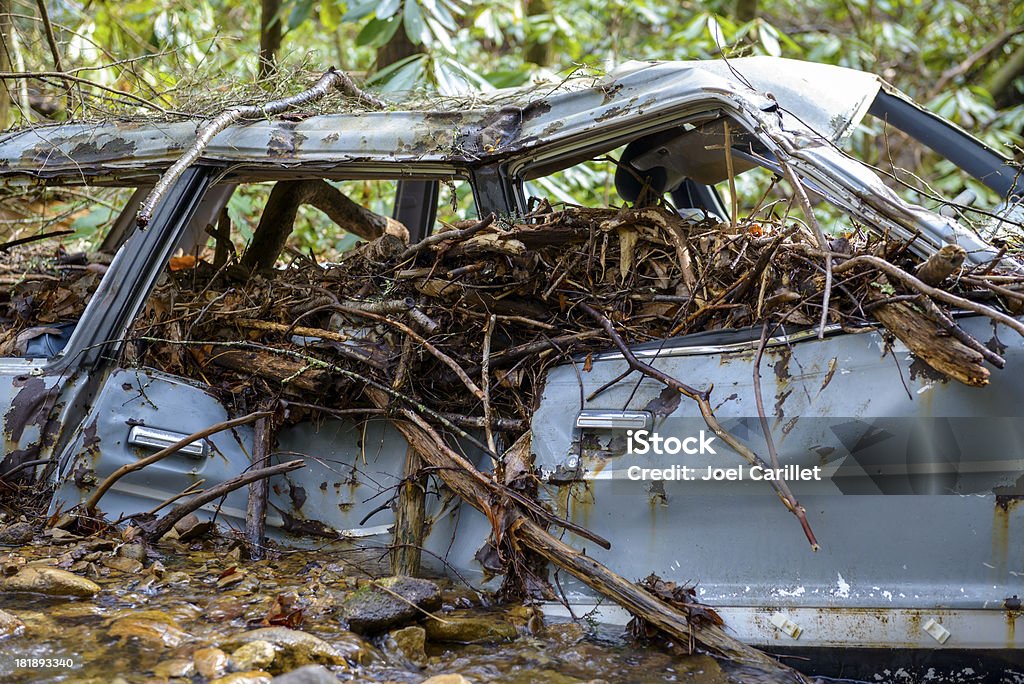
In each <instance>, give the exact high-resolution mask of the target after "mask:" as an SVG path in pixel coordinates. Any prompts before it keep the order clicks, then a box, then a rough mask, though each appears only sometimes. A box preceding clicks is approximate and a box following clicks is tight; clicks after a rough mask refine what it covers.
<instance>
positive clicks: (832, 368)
mask: <svg viewBox="0 0 1024 684" xmlns="http://www.w3.org/2000/svg"><path fill="white" fill-rule="evenodd" d="M838 365H839V357H836V356H833V357H832V358H831V359H829V362H828V372H827V373H825V379H824V380H822V381H821V387H819V388H818V394H821V393H822V392H824V391H825V388H826V387H828V384H829V383H830V382H832V378H834V377H835V376H836V368H837V367H838Z"/></svg>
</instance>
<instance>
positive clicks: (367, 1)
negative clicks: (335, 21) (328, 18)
mask: <svg viewBox="0 0 1024 684" xmlns="http://www.w3.org/2000/svg"><path fill="white" fill-rule="evenodd" d="M376 10H377V0H362V2H356V3H354V4H353V5H352V6H351V7H349V8H348V12H346V13H345V16H343V17H342V18H341V20H342V21H359V20H360V19H362V18H363V17H365V16H367V15H368V14H372V13H374V12H375V11H376Z"/></svg>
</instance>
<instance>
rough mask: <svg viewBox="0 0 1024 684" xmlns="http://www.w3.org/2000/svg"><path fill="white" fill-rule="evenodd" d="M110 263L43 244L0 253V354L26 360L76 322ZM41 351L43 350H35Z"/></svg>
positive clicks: (105, 258)
mask: <svg viewBox="0 0 1024 684" xmlns="http://www.w3.org/2000/svg"><path fill="white" fill-rule="evenodd" d="M109 264H110V257H109V256H108V255H106V254H101V253H92V254H87V253H84V252H68V251H67V250H65V249H64V248H63V247H56V248H55V247H53V246H52V244H49V243H42V242H41V243H35V244H26V245H24V246H20V247H18V246H16V247H13V248H11V249H7V250H3V249H0V356H27V355H30V354H29V352H30V350H33V349H35V348H36V347H40V345H41V344H42V343H43V340H40V341H39V342H37V343H36V345H32V344H31V342H32V340H37V339H39V338H41V337H44V336H46V335H57V336H60V335H61V334H62V333H63V332H64V331H63V330H62V329H61V326H64V325H68V324H70V323H74V321H77V320H78V319H79V318H80V317H81V315H82V313H83V312H84V311H85V305H86V303H87V302H88V301H89V299H90V298H91V297H92V293H93V292H95V291H96V287H97V285H99V281H100V279H101V278H102V277H103V274H104V273H105V272H106V269H107V266H108V265H109ZM40 348H43V347H40Z"/></svg>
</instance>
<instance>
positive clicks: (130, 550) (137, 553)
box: [117, 543, 147, 563]
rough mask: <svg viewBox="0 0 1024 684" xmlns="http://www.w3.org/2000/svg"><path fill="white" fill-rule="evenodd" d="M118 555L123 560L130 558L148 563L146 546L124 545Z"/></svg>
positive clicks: (118, 550) (119, 549)
mask: <svg viewBox="0 0 1024 684" xmlns="http://www.w3.org/2000/svg"><path fill="white" fill-rule="evenodd" d="M117 555H118V556H120V557H121V558H130V559H131V560H134V561H138V562H140V563H145V562H146V556H147V554H146V547H145V545H144V544H137V543H136V544H122V545H121V546H120V547H119V548H118V549H117Z"/></svg>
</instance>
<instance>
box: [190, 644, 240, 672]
mask: <svg viewBox="0 0 1024 684" xmlns="http://www.w3.org/2000/svg"><path fill="white" fill-rule="evenodd" d="M192 662H193V663H195V666H196V672H198V673H199V674H200V676H202V677H206V678H207V679H216V678H217V677H220V676H221V675H223V674H224V673H225V672H226V671H227V669H228V654H227V653H225V652H224V651H222V650H220V649H219V648H201V649H199V650H198V651H196V652H195V653H193V654H192ZM241 669H249V668H241Z"/></svg>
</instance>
